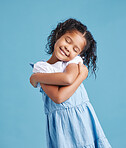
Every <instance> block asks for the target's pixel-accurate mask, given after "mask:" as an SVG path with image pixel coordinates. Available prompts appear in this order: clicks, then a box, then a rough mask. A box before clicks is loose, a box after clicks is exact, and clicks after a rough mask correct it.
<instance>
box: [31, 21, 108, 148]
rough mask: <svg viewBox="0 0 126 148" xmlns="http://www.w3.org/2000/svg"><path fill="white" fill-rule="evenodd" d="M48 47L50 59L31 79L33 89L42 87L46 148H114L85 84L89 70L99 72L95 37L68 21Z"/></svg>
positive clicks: (53, 34)
mask: <svg viewBox="0 0 126 148" xmlns="http://www.w3.org/2000/svg"><path fill="white" fill-rule="evenodd" d="M47 45H48V46H46V47H49V50H48V52H47V53H49V54H51V53H52V56H51V58H50V59H49V60H48V61H40V62H37V63H36V64H33V65H32V66H33V72H34V74H32V76H31V77H30V83H31V84H32V85H33V86H34V87H37V86H38V84H40V86H41V88H40V92H42V97H43V101H44V109H45V114H46V117H47V118H46V119H47V120H46V122H47V125H46V137H47V147H48V148H111V145H110V144H109V142H108V140H107V138H106V136H105V134H104V132H103V129H102V128H101V125H100V123H99V121H98V118H97V116H96V114H95V111H94V109H93V107H92V105H91V103H90V101H89V98H88V95H87V92H86V90H85V88H84V85H83V83H82V82H83V80H85V79H86V77H87V75H88V69H90V68H93V72H94V73H95V70H96V59H97V56H96V41H95V40H94V39H93V36H92V35H91V33H90V32H89V31H88V30H87V27H86V26H85V25H83V24H82V23H81V22H79V21H77V20H75V19H68V20H66V21H65V22H62V23H59V24H58V25H57V27H56V29H54V30H52V32H51V34H50V36H49V37H48V43H47ZM82 59H83V60H82ZM78 63H79V64H78ZM80 63H81V64H82V63H84V64H85V65H87V66H88V68H87V67H86V66H85V65H84V64H82V65H81V64H80ZM90 63H91V65H90Z"/></svg>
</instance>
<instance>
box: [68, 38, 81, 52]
mask: <svg viewBox="0 0 126 148" xmlns="http://www.w3.org/2000/svg"><path fill="white" fill-rule="evenodd" d="M66 37H68V38H70V40H72V39H71V37H69V36H66ZM72 42H73V40H72ZM76 47H77V48H78V49H79V51H81V50H80V48H79V47H78V46H76Z"/></svg>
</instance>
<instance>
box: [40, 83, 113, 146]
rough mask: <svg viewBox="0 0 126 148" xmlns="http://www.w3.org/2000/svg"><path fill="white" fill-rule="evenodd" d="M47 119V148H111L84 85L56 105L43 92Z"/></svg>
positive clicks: (41, 90)
mask: <svg viewBox="0 0 126 148" xmlns="http://www.w3.org/2000/svg"><path fill="white" fill-rule="evenodd" d="M40 92H41V93H42V98H43V101H44V112H45V115H46V139H47V148H111V145H110V144H109V142H108V140H107V138H106V136H105V134H104V132H103V129H102V127H101V125H100V123H99V120H98V118H97V116H96V114H95V111H94V109H93V107H92V105H91V103H90V101H89V98H88V95H87V92H86V90H85V87H84V85H83V83H81V85H80V86H79V87H78V89H77V90H76V91H75V93H74V94H73V95H72V96H71V97H70V98H69V99H68V100H66V101H65V102H63V103H61V104H56V103H55V102H53V101H52V100H51V99H50V98H49V97H48V96H47V94H46V93H45V92H44V91H43V89H42V88H40Z"/></svg>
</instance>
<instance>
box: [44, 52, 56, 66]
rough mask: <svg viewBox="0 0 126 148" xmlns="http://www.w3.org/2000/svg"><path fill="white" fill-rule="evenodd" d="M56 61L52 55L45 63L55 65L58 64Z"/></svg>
mask: <svg viewBox="0 0 126 148" xmlns="http://www.w3.org/2000/svg"><path fill="white" fill-rule="evenodd" d="M58 61H59V59H57V58H56V57H55V56H54V55H53V54H52V56H51V58H50V59H49V60H48V61H46V62H47V63H49V64H54V63H56V62H58Z"/></svg>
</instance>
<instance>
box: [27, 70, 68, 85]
mask: <svg viewBox="0 0 126 148" xmlns="http://www.w3.org/2000/svg"><path fill="white" fill-rule="evenodd" d="M30 80H31V81H32V80H33V81H34V82H36V83H37V82H39V83H43V84H50V85H70V82H69V77H68V75H67V73H65V72H59V73H34V74H32V75H31V77H30Z"/></svg>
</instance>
